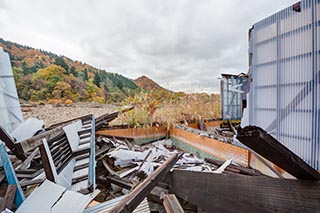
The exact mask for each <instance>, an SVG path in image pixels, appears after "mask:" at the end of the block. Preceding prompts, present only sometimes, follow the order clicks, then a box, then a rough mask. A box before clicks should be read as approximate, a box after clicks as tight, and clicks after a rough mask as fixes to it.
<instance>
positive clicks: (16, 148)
mask: <svg viewBox="0 0 320 213" xmlns="http://www.w3.org/2000/svg"><path fill="white" fill-rule="evenodd" d="M0 140H2V141H3V142H4V143H5V144H6V146H7V147H8V148H9V149H10V151H11V152H12V153H13V154H14V155H15V156H16V157H17V158H18V159H20V160H22V161H24V160H25V159H26V158H27V157H26V155H25V153H24V152H23V149H22V148H21V146H20V145H19V144H18V143H16V142H15V141H14V139H13V138H12V137H11V136H10V135H9V134H8V133H7V131H6V130H5V129H3V128H2V127H1V126H0Z"/></svg>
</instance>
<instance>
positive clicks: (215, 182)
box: [169, 170, 320, 212]
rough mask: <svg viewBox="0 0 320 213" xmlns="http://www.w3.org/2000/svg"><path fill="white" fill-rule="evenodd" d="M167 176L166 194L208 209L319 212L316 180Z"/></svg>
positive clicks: (178, 172)
mask: <svg viewBox="0 0 320 213" xmlns="http://www.w3.org/2000/svg"><path fill="white" fill-rule="evenodd" d="M170 176H171V187H170V193H174V194H175V195H176V196H178V197H180V198H181V199H183V200H185V201H188V202H190V203H193V204H195V205H197V206H199V207H200V208H202V209H204V210H206V211H208V212H319V211H320V194H319V191H320V181H309V180H292V179H280V178H271V177H264V176H244V175H227V174H214V173H208V172H194V171H183V170H174V171H173V173H172V174H170ZM169 180H170V178H169Z"/></svg>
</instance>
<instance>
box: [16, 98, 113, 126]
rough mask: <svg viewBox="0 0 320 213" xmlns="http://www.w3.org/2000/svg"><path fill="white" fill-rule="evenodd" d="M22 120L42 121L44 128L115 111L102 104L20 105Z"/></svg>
mask: <svg viewBox="0 0 320 213" xmlns="http://www.w3.org/2000/svg"><path fill="white" fill-rule="evenodd" d="M21 110H22V114H23V118H24V119H27V118H30V117H34V118H38V119H40V120H43V121H44V123H45V127H48V126H50V125H52V124H55V123H58V122H61V121H65V120H69V119H72V118H76V117H79V116H83V115H88V114H94V116H95V117H98V116H100V115H103V114H106V113H111V112H113V111H115V110H117V107H116V106H113V105H105V104H104V105H102V104H90V103H89V104H72V105H70V106H61V105H51V104H45V105H39V104H24V105H21Z"/></svg>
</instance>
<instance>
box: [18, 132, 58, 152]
mask: <svg viewBox="0 0 320 213" xmlns="http://www.w3.org/2000/svg"><path fill="white" fill-rule="evenodd" d="M62 131H63V128H62V127H57V128H55V129H52V130H49V131H46V132H44V133H41V134H39V135H36V136H33V137H32V138H29V139H27V140H24V141H21V142H18V144H20V145H21V147H22V150H23V151H24V153H27V152H29V151H33V150H34V149H35V148H36V147H38V146H39V145H41V144H42V139H44V138H45V139H46V140H48V141H50V140H51V139H52V138H54V137H56V136H57V135H59V134H61V133H62Z"/></svg>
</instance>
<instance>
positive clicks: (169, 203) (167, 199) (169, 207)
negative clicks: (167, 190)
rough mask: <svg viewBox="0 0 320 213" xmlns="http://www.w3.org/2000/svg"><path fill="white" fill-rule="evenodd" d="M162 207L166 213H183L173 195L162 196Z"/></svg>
mask: <svg viewBox="0 0 320 213" xmlns="http://www.w3.org/2000/svg"><path fill="white" fill-rule="evenodd" d="M163 206H164V208H165V210H166V212H167V213H183V212H184V211H183V208H182V207H181V205H180V203H179V201H178V199H177V197H176V196H175V195H174V194H165V195H164V196H163Z"/></svg>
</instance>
